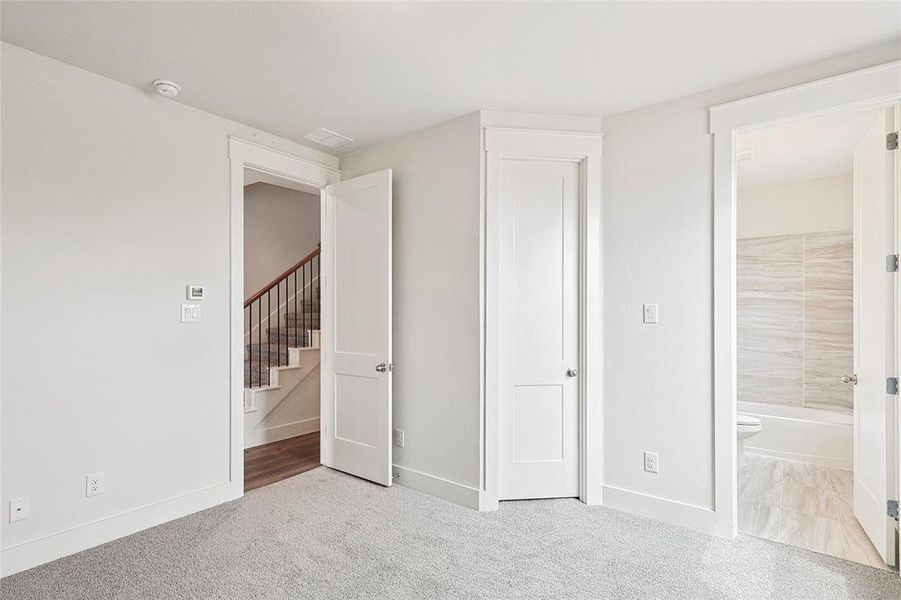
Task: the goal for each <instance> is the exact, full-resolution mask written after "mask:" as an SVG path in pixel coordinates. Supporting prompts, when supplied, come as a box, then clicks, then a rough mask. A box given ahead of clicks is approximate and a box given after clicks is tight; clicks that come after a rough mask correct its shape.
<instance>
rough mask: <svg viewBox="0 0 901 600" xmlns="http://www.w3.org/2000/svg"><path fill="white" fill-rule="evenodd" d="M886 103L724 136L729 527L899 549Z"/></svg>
mask: <svg viewBox="0 0 901 600" xmlns="http://www.w3.org/2000/svg"><path fill="white" fill-rule="evenodd" d="M896 119H897V116H896V110H895V107H894V106H890V107H877V108H868V109H865V110H854V111H845V112H840V113H832V114H828V115H825V116H817V117H812V118H805V119H802V120H795V121H791V122H788V123H782V124H778V125H774V126H770V127H765V128H759V129H753V130H749V131H745V132H740V133H738V135H737V136H736V141H735V160H736V164H737V167H736V173H737V177H736V184H737V185H736V196H735V197H736V205H735V206H736V213H735V214H736V229H735V231H736V236H735V237H736V239H735V247H736V279H735V294H736V295H735V299H736V300H735V309H736V328H737V337H736V340H737V344H736V357H737V365H736V366H737V370H736V379H737V389H738V395H737V402H738V406H737V414H738V418H737V422H736V429H737V440H738V448H737V455H736V456H737V473H738V485H737V493H738V498H737V506H738V514H737V517H738V519H737V520H738V530H739V532H740V533H743V534H748V535H753V536H757V537H763V538H767V539H771V540H774V541H777V542H781V543H785V544H789V545H793V546H799V547H803V548H806V549H808V550H813V551H816V552H821V553H824V554H829V555H833V556H837V557H840V558H844V559H847V560H852V561H856V562H860V563H864V564H868V565H870V566H874V567H879V568H888V565H893V564H895V561H896V556H897V550H896V543H897V542H896V540H895V539H894V535H893V533H894V532H892V531H890V526H889V521H888V520H887V517H886V506H885V500H884V499H885V498H886V495H887V494H889V495H890V494H891V490H893V489H894V486H895V481H894V479H895V478H894V476H893V469H894V465H893V464H892V461H891V460H889V457H890V456H891V454H892V451H893V446H892V445H893V444H894V436H893V435H892V433H891V427H892V424H893V423H894V416H893V415H892V414H889V412H888V411H887V406H888V405H887V403H886V394H885V381H886V376H887V367H888V365H890V364H891V356H890V355H891V353H892V352H893V347H894V339H893V336H892V334H891V332H892V330H893V314H892V312H893V308H892V306H893V299H892V294H893V284H892V279H891V277H892V274H891V273H887V272H886V263H885V258H886V255H888V254H890V253H892V248H893V244H894V235H895V233H894V222H895V218H896V217H895V216H894V214H893V211H894V192H893V190H892V186H893V185H894V184H893V178H894V177H895V176H896V175H895V173H894V171H895V168H894V166H893V164H894V161H893V158H892V156H891V154H890V152H891V151H890V150H889V149H888V148H887V146H886V140H887V137H886V136H887V134H889V133H890V132H892V131H895V130H896V128H897V123H896Z"/></svg>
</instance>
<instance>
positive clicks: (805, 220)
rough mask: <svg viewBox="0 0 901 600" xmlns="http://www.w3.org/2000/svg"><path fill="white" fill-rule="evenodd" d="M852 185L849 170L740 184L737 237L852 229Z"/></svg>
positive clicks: (737, 204)
mask: <svg viewBox="0 0 901 600" xmlns="http://www.w3.org/2000/svg"><path fill="white" fill-rule="evenodd" d="M739 184H741V177H740V176H739ZM852 185H853V178H852V176H851V173H847V174H845V175H836V176H834V177H823V178H820V179H808V180H805V181H792V182H784V183H774V184H769V185H755V186H748V187H745V186H741V185H739V187H738V193H737V200H736V206H737V211H736V231H737V235H738V238H739V239H742V238H751V237H768V236H772V235H792V234H796V233H821V232H826V231H845V230H848V229H851V201H852Z"/></svg>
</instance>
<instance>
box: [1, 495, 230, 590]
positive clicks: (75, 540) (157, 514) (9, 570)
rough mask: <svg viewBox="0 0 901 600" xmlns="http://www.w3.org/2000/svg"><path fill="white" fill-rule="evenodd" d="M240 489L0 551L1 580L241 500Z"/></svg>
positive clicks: (171, 502)
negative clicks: (231, 501)
mask: <svg viewBox="0 0 901 600" xmlns="http://www.w3.org/2000/svg"><path fill="white" fill-rule="evenodd" d="M242 494H243V490H242V489H241V486H238V485H233V484H232V483H220V484H217V485H214V486H211V487H208V488H205V489H202V490H197V491H195V492H190V493H188V494H185V495H183V496H176V497H174V498H169V499H167V500H162V501H160V502H155V503H153V504H147V505H144V506H140V507H138V508H134V509H131V510H128V511H125V512H122V513H119V514H116V515H113V516H110V517H106V518H104V519H100V520H97V521H91V522H90V523H84V524H82V525H77V526H75V527H72V528H70V529H66V530H63V531H60V532H57V533H52V534H50V535H46V536H44V537H40V538H37V539H34V540H29V541H27V542H22V543H20V544H16V545H14V546H10V547H8V548H4V549H3V550H2V560H0V564H2V568H3V571H2V576H3V577H6V576H7V575H12V574H14V573H19V572H21V571H25V570H27V569H31V568H33V567H37V566H39V565H42V564H45V563H48V562H51V561H54V560H57V559H59V558H63V557H64V556H69V555H70V554H75V553H76V552H81V551H82V550H87V549H88V548H93V547H95V546H99V545H101V544H105V543H107V542H111V541H113V540H116V539H119V538H121V537H125V536H126V535H131V534H132V533H136V532H138V531H141V530H143V529H148V528H150V527H154V526H156V525H160V524H162V523H167V522H169V521H172V520H174V519H178V518H181V517H184V516H187V515H190V514H192V513H195V512H198V511H201V510H205V509H207V508H212V507H213V506H216V505H219V504H222V503H224V502H228V501H230V500H234V499H236V498H240V497H241V495H242Z"/></svg>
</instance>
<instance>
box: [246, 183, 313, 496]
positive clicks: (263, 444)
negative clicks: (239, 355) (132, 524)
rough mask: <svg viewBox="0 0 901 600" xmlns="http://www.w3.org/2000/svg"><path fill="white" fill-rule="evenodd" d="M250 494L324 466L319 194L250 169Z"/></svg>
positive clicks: (248, 361) (247, 247) (247, 484)
mask: <svg viewBox="0 0 901 600" xmlns="http://www.w3.org/2000/svg"><path fill="white" fill-rule="evenodd" d="M243 190H244V215H243V216H244V303H243V307H244V315H243V323H244V331H243V335H244V337H243V348H244V374H243V377H244V392H243V394H244V491H245V492H246V491H249V490H252V489H256V488H258V487H262V486H264V485H269V484H271V483H275V482H277V481H281V480H283V479H287V478H288V477H293V476H294V475H298V474H300V473H303V472H305V471H308V470H310V469H313V468H316V467H318V466H319V464H320V439H319V429H320V362H321V360H320V343H319V340H320V334H321V324H320V272H321V263H320V242H321V225H320V223H321V218H320V217H321V215H320V204H321V200H320V196H319V194H318V193H312V192H311V190H310V189H309V186H307V185H304V184H300V183H297V182H294V181H291V180H289V179H285V178H282V177H278V176H275V175H270V174H268V173H264V172H261V171H256V170H253V169H248V168H245V169H244V185H243Z"/></svg>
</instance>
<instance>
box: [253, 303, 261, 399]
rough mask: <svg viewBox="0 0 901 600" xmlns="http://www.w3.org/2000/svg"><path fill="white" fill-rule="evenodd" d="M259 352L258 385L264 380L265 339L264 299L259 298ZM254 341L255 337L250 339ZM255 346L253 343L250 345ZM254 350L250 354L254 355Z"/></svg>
mask: <svg viewBox="0 0 901 600" xmlns="http://www.w3.org/2000/svg"><path fill="white" fill-rule="evenodd" d="M257 303H258V304H257V352H258V353H259V356H257V385H260V382H261V381H263V339H262V331H263V300H262V299H258V300H257ZM250 341H251V342H253V339H251V340H250ZM250 347H251V348H253V345H252V344H251V346H250ZM253 354H254V353H253V352H251V353H250V356H251V357H252V356H253Z"/></svg>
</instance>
